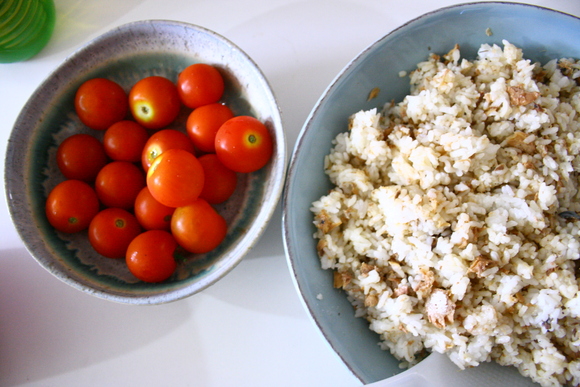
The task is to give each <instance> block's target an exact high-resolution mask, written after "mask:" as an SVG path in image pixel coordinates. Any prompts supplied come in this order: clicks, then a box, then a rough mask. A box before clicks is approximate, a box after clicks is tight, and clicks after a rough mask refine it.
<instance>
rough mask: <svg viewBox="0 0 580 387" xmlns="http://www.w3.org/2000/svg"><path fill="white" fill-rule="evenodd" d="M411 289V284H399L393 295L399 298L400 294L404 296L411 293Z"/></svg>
mask: <svg viewBox="0 0 580 387" xmlns="http://www.w3.org/2000/svg"><path fill="white" fill-rule="evenodd" d="M410 290H411V289H410V288H409V285H407V284H399V286H397V288H396V289H395V290H394V291H393V297H394V298H397V297H399V296H402V295H403V294H409V291H410Z"/></svg>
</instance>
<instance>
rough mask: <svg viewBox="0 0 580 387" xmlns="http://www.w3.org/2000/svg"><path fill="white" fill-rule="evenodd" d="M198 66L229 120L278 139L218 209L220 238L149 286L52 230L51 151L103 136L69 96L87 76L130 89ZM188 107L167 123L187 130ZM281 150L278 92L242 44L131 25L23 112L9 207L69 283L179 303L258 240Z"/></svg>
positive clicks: (78, 59) (67, 70)
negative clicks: (246, 119)
mask: <svg viewBox="0 0 580 387" xmlns="http://www.w3.org/2000/svg"><path fill="white" fill-rule="evenodd" d="M197 62H203V63H208V64H211V65H214V66H215V67H217V68H218V69H219V71H220V72H221V74H222V76H223V77H224V80H225V85H226V86H225V92H224V96H223V97H222V101H223V102H225V103H227V104H228V105H229V106H230V107H231V108H232V110H233V111H234V114H236V115H240V114H247V115H252V116H254V117H256V118H258V119H259V120H261V121H262V122H264V123H265V124H266V126H267V127H268V129H269V130H270V132H271V134H272V136H273V138H274V143H275V146H274V148H275V149H274V155H273V157H272V159H271V161H270V162H269V163H268V164H267V165H266V166H265V167H264V168H262V169H260V170H259V171H257V172H253V173H250V174H239V175H238V186H237V189H236V192H235V193H234V195H233V197H232V198H230V199H229V200H228V201H227V202H225V203H224V204H221V205H219V206H217V209H218V211H219V212H220V213H221V214H222V215H223V216H224V217H225V218H226V220H227V222H228V226H229V228H228V232H227V236H226V238H225V240H224V242H222V244H221V245H220V246H219V247H218V248H217V249H215V250H213V251H212V252H210V253H207V254H204V255H195V256H188V257H186V260H185V262H184V263H181V264H179V266H178V269H177V271H176V273H175V274H174V275H173V277H171V278H170V279H169V280H167V281H165V282H163V283H159V284H147V283H144V282H141V281H138V280H137V279H136V278H135V277H133V276H132V275H131V273H130V272H129V271H128V269H127V267H126V265H125V263H124V260H115V259H107V258H104V257H102V256H100V255H99V254H97V253H96V252H94V250H93V249H92V248H91V246H90V244H89V243H88V238H87V234H86V233H78V234H71V235H67V234H62V233H59V232H57V231H55V230H54V229H53V228H52V227H51V226H50V225H49V223H48V221H47V219H46V217H45V215H44V203H45V200H46V197H47V195H48V192H49V191H50V190H51V189H52V187H54V186H55V185H56V184H57V183H58V182H60V181H61V180H63V177H62V176H61V174H60V173H59V170H58V167H57V166H56V161H55V152H56V149H57V146H58V144H59V143H60V142H61V141H62V140H63V139H64V138H66V137H67V136H68V135H70V134H72V133H78V132H86V133H91V134H93V135H95V136H98V135H99V134H98V133H95V132H97V131H95V130H92V129H88V128H86V127H84V126H83V125H81V123H80V121H79V119H78V117H77V116H76V114H75V113H74V104H73V101H74V95H75V91H76V89H77V88H78V87H79V86H80V85H81V84H82V83H83V82H84V81H86V80H87V79H90V78H93V77H106V78H109V79H111V80H114V81H116V82H117V83H119V84H120V85H121V86H122V87H123V88H124V89H125V90H126V91H127V92H128V91H129V89H130V87H131V85H133V84H134V83H135V82H136V81H137V80H139V79H141V78H143V77H145V76H149V75H162V76H165V77H167V78H169V79H171V80H173V81H176V80H177V75H178V74H179V72H180V71H181V70H183V69H184V68H185V67H186V66H188V65H190V64H192V63H197ZM189 111H190V110H187V109H185V108H183V109H182V112H181V114H180V116H179V117H178V119H177V121H176V123H175V124H174V125H173V126H172V127H176V128H182V129H183V128H184V121H185V119H186V117H187V114H188V112H189ZM183 130H184V129H183ZM285 147H286V145H285V137H284V133H283V130H282V120H281V115H280V111H279V108H278V104H277V102H276V99H275V96H274V94H273V92H272V90H271V88H270V86H269V84H268V81H267V80H266V78H265V77H264V75H263V74H262V72H261V70H260V69H259V68H258V66H257V65H256V63H254V62H253V61H252V59H251V58H249V57H248V56H247V55H246V54H245V53H244V52H243V51H242V50H241V49H240V48H238V47H237V46H236V45H235V44H233V43H232V42H230V41H229V40H227V39H225V38H224V37H222V36H220V35H218V34H216V33H214V32H212V31H209V30H207V29H205V28H202V27H199V26H195V25H191V24H185V23H180V22H173V21H163V20H150V21H140V22H135V23H130V24H126V25H123V26H120V27H118V28H115V29H113V30H111V31H110V32H107V33H105V34H104V35H102V36H100V37H98V38H96V39H94V40H93V41H91V42H89V43H88V44H87V45H86V46H84V47H82V48H81V49H79V50H78V51H76V52H75V53H74V54H72V55H71V56H70V57H69V58H67V59H66V60H65V61H64V62H63V63H62V64H61V65H60V66H59V67H58V68H57V69H56V70H55V71H54V72H53V73H52V74H51V75H50V76H49V77H48V78H47V79H46V80H45V81H44V82H43V83H42V84H41V85H40V86H39V87H38V89H37V90H36V91H35V92H34V93H33V95H32V96H31V97H30V99H29V101H28V102H27V103H26V105H25V106H24V108H23V109H22V111H21V113H20V115H19V116H18V118H17V120H16V122H15V124H14V128H13V130H12V133H11V135H10V138H9V142H8V147H7V151H6V164H5V165H6V167H5V186H6V194H7V201H8V206H9V211H10V215H11V217H12V220H13V222H14V224H15V226H16V229H17V230H18V233H19V234H20V236H21V238H22V240H23V241H24V243H25V245H26V248H27V249H28V251H29V252H30V254H31V255H32V256H33V257H34V258H35V259H36V260H37V261H38V262H39V263H40V264H41V265H42V266H43V267H44V268H46V269H47V270H48V271H49V272H51V273H52V274H54V275H55V276H56V277H58V278H59V279H61V280H63V281H64V282H66V283H67V284H69V285H72V286H73V287H75V288H77V289H80V290H82V291H85V292H87V293H90V294H93V295H95V296H98V297H101V298H105V299H108V300H112V301H116V302H121V303H129V304H159V303H165V302H169V301H175V300H178V299H181V298H184V297H187V296H190V295H192V294H194V293H196V292H199V291H201V290H202V289H204V288H206V287H207V286H209V285H211V284H213V283H215V282H216V281H218V280H219V279H220V278H222V277H223V276H224V275H225V274H227V273H228V272H229V271H230V270H232V269H233V268H234V267H235V266H236V265H237V264H238V263H239V262H240V260H241V259H242V257H243V256H244V255H245V254H246V253H247V252H248V251H249V250H250V248H251V247H252V246H253V245H254V244H255V243H256V241H257V240H258V238H259V237H260V235H261V234H262V232H263V231H264V229H265V227H266V225H267V223H268V221H269V220H270V218H271V216H272V214H273V211H274V209H275V207H276V205H277V203H278V201H279V199H280V195H281V193H282V188H283V184H284V177H285V171H286V149H285Z"/></svg>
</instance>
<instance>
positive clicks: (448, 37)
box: [282, 2, 580, 383]
mask: <svg viewBox="0 0 580 387" xmlns="http://www.w3.org/2000/svg"><path fill="white" fill-rule="evenodd" d="M503 39H507V40H508V41H510V42H511V43H513V44H515V45H516V46H519V47H522V48H523V50H524V56H525V57H527V58H529V59H532V60H534V61H540V62H542V63H545V62H547V61H548V60H550V59H553V58H560V57H575V58H580V44H578V42H580V19H578V18H576V17H573V16H570V15H567V14H563V13H560V12H556V11H553V10H549V9H545V8H540V7H537V6H530V5H524V4H515V3H504V2H484V3H471V4H459V5H456V6H451V7H448V8H443V9H439V10H437V11H434V12H431V13H428V14H425V15H423V16H420V17H418V18H416V19H414V20H412V21H410V22H408V23H407V24H405V25H403V26H401V27H399V28H397V29H395V30H393V31H391V32H390V33H388V34H387V35H385V36H384V37H383V38H381V39H379V40H378V41H377V42H375V43H373V44H372V45H370V46H369V47H368V48H366V49H365V50H363V51H362V52H361V53H360V54H359V55H358V56H357V57H356V58H354V59H353V60H352V61H351V62H350V63H348V64H347V65H346V67H345V68H344V69H343V70H342V71H341V72H340V73H339V74H338V75H337V76H336V78H335V79H334V80H333V81H332V83H331V84H330V85H329V86H328V88H327V89H326V90H325V92H324V93H323V94H322V96H321V97H320V99H319V100H318V102H317V103H316V105H315V106H314V108H313V110H312V111H311V113H310V115H309V117H308V118H307V120H306V122H305V124H304V126H303V128H302V130H301V132H300V134H299V137H298V139H297V141H296V144H295V148H294V150H293V153H292V156H291V158H290V163H289V169H288V173H287V178H286V185H285V189H284V194H283V198H282V202H283V233H284V235H283V236H284V244H285V249H286V254H287V257H288V263H289V266H290V269H291V271H292V274H293V278H294V281H295V284H296V287H297V289H298V291H299V293H300V294H301V297H302V299H303V301H304V305H305V307H306V309H307V311H308V312H309V314H310V315H311V316H312V318H313V321H314V322H315V324H316V325H317V326H318V328H319V330H320V331H321V333H322V334H323V335H324V337H325V338H326V340H327V341H328V342H329V344H330V345H331V346H332V348H333V349H334V350H335V351H336V353H337V354H338V355H339V356H340V357H341V358H342V360H343V361H344V363H345V364H346V365H347V366H348V367H349V368H350V370H351V371H352V372H353V374H354V375H355V376H356V377H358V378H359V379H360V380H361V381H362V382H363V383H371V382H375V381H378V380H382V379H385V378H388V377H390V376H393V375H395V374H397V373H400V372H401V371H403V370H402V369H400V368H399V366H398V361H396V360H395V358H394V357H393V356H391V355H390V353H388V352H386V351H383V350H381V349H380V348H379V346H378V342H379V337H378V335H376V334H375V333H373V332H371V331H370V330H369V328H368V323H367V322H366V321H365V320H364V319H361V318H355V317H354V311H353V308H352V306H351V305H350V303H349V302H348V301H347V299H346V296H345V294H344V293H343V292H342V291H339V290H336V289H333V286H332V273H331V271H326V270H322V269H321V268H320V261H319V259H318V256H317V253H316V241H315V240H314V238H313V236H312V235H313V233H314V231H315V228H314V226H313V223H312V221H313V217H312V213H311V212H310V211H309V208H310V207H311V203H312V202H313V201H315V200H317V199H319V198H320V197H321V196H322V195H324V194H326V193H327V191H328V190H329V189H330V188H331V184H330V182H329V180H328V178H327V177H326V175H325V174H324V171H323V161H324V156H325V155H327V154H328V153H329V152H330V148H331V141H332V140H333V139H334V137H335V136H336V135H337V134H338V133H340V132H343V131H346V130H347V122H348V117H349V116H350V115H352V114H354V113H356V112H357V111H359V110H361V109H364V110H368V109H371V108H374V107H378V108H381V107H382V106H383V105H384V104H385V103H387V102H390V101H391V100H394V101H396V102H399V101H401V100H402V99H403V97H404V96H405V95H406V94H408V93H409V83H408V82H409V81H408V77H401V76H400V72H401V71H405V72H407V73H408V72H410V71H412V70H413V69H414V68H416V65H417V63H419V62H421V61H424V60H426V59H427V57H428V55H429V54H430V53H432V52H433V53H437V54H446V53H447V52H449V50H451V49H452V48H453V46H454V45H455V44H456V43H457V44H459V46H460V49H461V54H462V56H464V57H467V58H470V59H474V58H475V56H476V54H477V49H478V48H479V46H480V45H481V44H482V43H490V44H493V43H496V44H498V45H502V44H501V42H502V40H503ZM375 88H378V89H379V90H380V93H379V94H378V96H377V97H376V98H374V99H371V100H369V99H368V97H369V93H370V92H371V90H373V89H375Z"/></svg>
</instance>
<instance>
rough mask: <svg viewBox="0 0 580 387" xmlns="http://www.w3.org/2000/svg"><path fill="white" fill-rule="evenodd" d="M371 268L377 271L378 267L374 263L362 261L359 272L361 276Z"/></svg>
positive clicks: (366, 273)
mask: <svg viewBox="0 0 580 387" xmlns="http://www.w3.org/2000/svg"><path fill="white" fill-rule="evenodd" d="M373 270H377V272H378V268H377V267H376V266H375V265H369V264H368V263H366V262H363V263H362V264H361V265H360V274H361V275H363V276H366V275H368V274H369V273H370V272H371V271H373Z"/></svg>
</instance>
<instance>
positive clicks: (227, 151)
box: [215, 116, 274, 173]
mask: <svg viewBox="0 0 580 387" xmlns="http://www.w3.org/2000/svg"><path fill="white" fill-rule="evenodd" d="M273 148H274V145H273V142H272V137H271V136H270V132H268V128H266V126H265V125H264V124H262V123H261V122H260V121H259V120H257V119H255V118H254V117H250V116H237V117H234V118H231V119H229V120H228V121H226V122H225V123H224V124H223V125H222V126H221V127H220V129H219V130H218V132H217V134H216V138H215V150H216V154H217V156H218V157H219V159H220V161H221V162H222V163H223V164H224V165H225V166H226V167H228V168H229V169H231V170H233V171H236V172H242V173H247V172H254V171H257V170H258V169H260V168H262V167H263V166H264V165H266V164H267V163H268V161H269V160H270V158H271V157H272V153H273Z"/></svg>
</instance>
